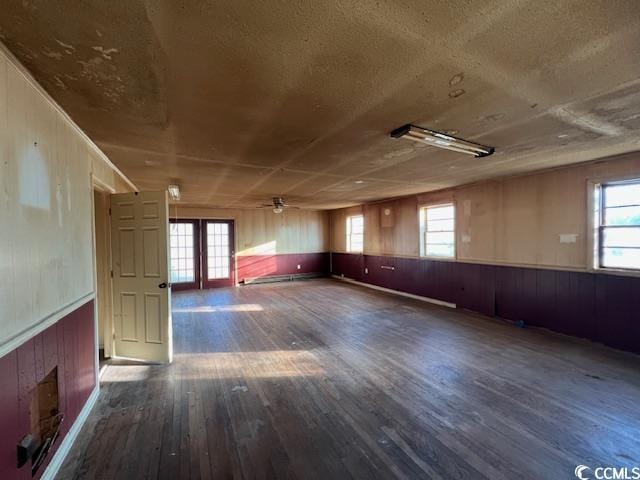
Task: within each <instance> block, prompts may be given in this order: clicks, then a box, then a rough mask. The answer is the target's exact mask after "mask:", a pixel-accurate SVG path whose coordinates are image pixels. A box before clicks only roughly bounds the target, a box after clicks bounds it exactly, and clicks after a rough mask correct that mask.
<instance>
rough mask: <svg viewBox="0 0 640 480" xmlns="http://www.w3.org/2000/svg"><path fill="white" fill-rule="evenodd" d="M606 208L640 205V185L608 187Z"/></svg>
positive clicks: (606, 188)
mask: <svg viewBox="0 0 640 480" xmlns="http://www.w3.org/2000/svg"><path fill="white" fill-rule="evenodd" d="M604 190H605V196H604V199H605V206H607V207H613V206H616V205H638V204H640V184H638V183H632V184H628V185H606V186H605V188H604Z"/></svg>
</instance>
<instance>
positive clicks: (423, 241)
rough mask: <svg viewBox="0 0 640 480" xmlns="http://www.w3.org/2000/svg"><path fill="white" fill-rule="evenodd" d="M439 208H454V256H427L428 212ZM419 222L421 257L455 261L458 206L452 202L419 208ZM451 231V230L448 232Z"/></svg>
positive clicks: (420, 206)
mask: <svg viewBox="0 0 640 480" xmlns="http://www.w3.org/2000/svg"><path fill="white" fill-rule="evenodd" d="M438 207H453V255H451V256H449V255H433V254H427V233H428V231H427V210H428V209H430V208H438ZM418 222H419V224H420V257H422V258H433V259H435V260H449V261H455V260H456V259H457V257H458V242H457V224H456V204H455V202H454V201H453V200H452V201H450V202H441V203H430V204H426V205H419V206H418ZM447 231H449V230H447Z"/></svg>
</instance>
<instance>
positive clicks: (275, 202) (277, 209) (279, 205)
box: [260, 197, 300, 213]
mask: <svg viewBox="0 0 640 480" xmlns="http://www.w3.org/2000/svg"><path fill="white" fill-rule="evenodd" d="M271 202H272V203H266V204H262V206H261V207H260V208H272V209H273V213H282V212H283V211H284V209H285V208H294V209H296V210H298V209H300V207H296V206H294V205H289V204H287V203H284V199H283V198H282V197H273V198H272V199H271Z"/></svg>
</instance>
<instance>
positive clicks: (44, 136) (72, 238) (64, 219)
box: [0, 45, 130, 356]
mask: <svg viewBox="0 0 640 480" xmlns="http://www.w3.org/2000/svg"><path fill="white" fill-rule="evenodd" d="M92 176H93V178H94V179H95V181H96V182H99V183H100V184H101V185H103V186H104V187H106V188H108V189H110V190H113V191H123V190H124V189H129V188H130V185H128V184H127V181H126V180H125V179H123V178H121V177H120V176H119V174H118V172H116V171H115V170H114V169H113V167H112V166H111V165H110V163H109V162H108V160H107V159H106V157H104V155H102V154H101V152H100V151H99V150H98V149H97V148H96V147H95V145H93V144H92V143H91V141H90V140H89V139H88V138H87V137H86V135H84V134H83V133H82V132H81V131H80V130H79V129H78V127H77V126H76V125H75V124H74V123H73V122H72V121H71V119H70V118H69V117H68V116H67V115H66V114H65V113H64V111H62V110H61V109H60V108H59V107H58V106H57V105H56V104H55V103H54V102H53V101H52V100H51V99H50V97H49V96H48V95H47V94H46V93H45V92H44V91H43V90H42V88H41V87H39V86H38V85H37V84H36V83H35V81H34V80H33V79H32V78H31V77H30V76H29V74H28V73H26V71H25V70H24V68H23V67H21V66H20V65H19V64H18V63H17V62H16V61H15V60H14V59H13V57H12V56H11V55H10V54H9V53H8V52H6V51H5V50H4V48H3V47H2V46H1V45H0V225H2V228H0V356H1V355H3V354H5V353H6V352H7V351H10V350H12V349H13V348H15V347H17V346H18V345H19V344H20V343H22V342H24V341H26V340H27V339H28V338H30V337H32V336H33V335H35V334H36V333H38V331H39V330H38V329H42V328H44V327H45V326H46V325H45V323H46V322H48V321H51V319H52V318H53V319H54V320H55V318H54V317H55V316H56V315H59V314H60V312H61V310H63V309H65V308H67V307H69V308H70V307H71V306H73V304H74V302H79V301H82V300H83V299H84V301H86V297H87V296H88V295H91V294H92V293H93V290H94V285H93V239H92V229H93V227H92V211H91V209H92V182H93V180H92Z"/></svg>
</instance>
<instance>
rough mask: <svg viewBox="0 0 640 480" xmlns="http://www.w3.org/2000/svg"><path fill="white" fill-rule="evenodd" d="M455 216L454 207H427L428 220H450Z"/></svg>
mask: <svg viewBox="0 0 640 480" xmlns="http://www.w3.org/2000/svg"><path fill="white" fill-rule="evenodd" d="M453 216H454V210H453V205H442V206H439V207H427V220H429V221H430V220H450V219H452V218H453Z"/></svg>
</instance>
